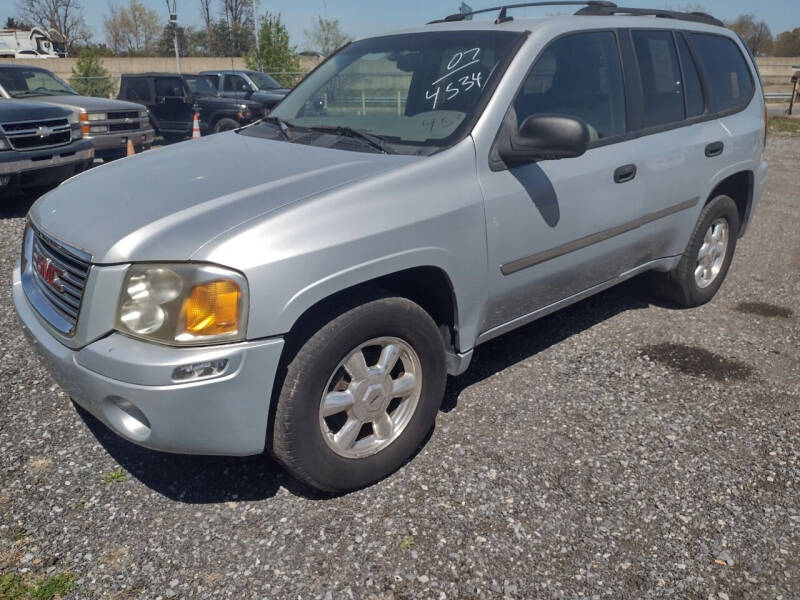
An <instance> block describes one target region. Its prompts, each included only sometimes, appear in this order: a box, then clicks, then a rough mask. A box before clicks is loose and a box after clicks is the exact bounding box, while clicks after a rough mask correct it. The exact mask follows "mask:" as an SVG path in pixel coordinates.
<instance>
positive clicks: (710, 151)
mask: <svg viewBox="0 0 800 600" xmlns="http://www.w3.org/2000/svg"><path fill="white" fill-rule="evenodd" d="M723 150H725V144H723V143H722V142H714V143H713V144H709V145H708V146H706V156H707V157H708V158H714V157H715V156H719V155H720V154H722V151H723Z"/></svg>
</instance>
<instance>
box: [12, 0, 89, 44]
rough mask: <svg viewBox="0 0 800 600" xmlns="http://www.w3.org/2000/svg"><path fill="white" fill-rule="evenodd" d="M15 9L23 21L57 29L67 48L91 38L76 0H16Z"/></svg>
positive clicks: (80, 6)
mask: <svg viewBox="0 0 800 600" xmlns="http://www.w3.org/2000/svg"><path fill="white" fill-rule="evenodd" d="M17 10H18V11H19V15H20V17H21V18H22V20H24V21H27V22H29V23H32V24H34V25H39V26H42V27H46V28H48V29H56V30H58V32H59V33H61V34H62V35H63V36H64V38H65V40H66V43H67V48H68V49H70V48H72V47H73V46H74V45H76V44H86V43H88V42H89V41H90V40H91V39H92V34H91V32H90V31H89V28H88V27H87V26H86V21H85V19H84V17H83V6H82V5H81V4H80V2H79V1H78V0H18V2H17Z"/></svg>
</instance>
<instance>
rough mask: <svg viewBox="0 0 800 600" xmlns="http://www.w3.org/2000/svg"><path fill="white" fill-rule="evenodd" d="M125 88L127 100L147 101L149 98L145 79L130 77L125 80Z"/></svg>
mask: <svg viewBox="0 0 800 600" xmlns="http://www.w3.org/2000/svg"><path fill="white" fill-rule="evenodd" d="M125 87H126V88H127V96H126V98H127V99H128V100H139V101H141V102H148V101H149V100H150V86H149V85H148V82H147V79H143V78H131V79H127V80H126V81H125Z"/></svg>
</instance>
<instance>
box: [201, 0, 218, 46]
mask: <svg viewBox="0 0 800 600" xmlns="http://www.w3.org/2000/svg"><path fill="white" fill-rule="evenodd" d="M200 16H201V17H202V18H203V27H204V32H203V34H204V36H205V40H204V42H203V46H204V56H216V55H217V46H218V42H217V38H216V35H215V33H216V32H215V28H214V11H213V0H200Z"/></svg>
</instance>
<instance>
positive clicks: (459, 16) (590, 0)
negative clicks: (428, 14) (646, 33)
mask: <svg viewBox="0 0 800 600" xmlns="http://www.w3.org/2000/svg"><path fill="white" fill-rule="evenodd" d="M528 6H584V7H586V8H597V9H604V8H607V9H611V8H616V7H617V5H616V4H614V3H613V2H604V1H602V0H586V1H585V2H522V3H520V4H506V5H505V6H493V7H492V8H482V9H480V10H473V11H472V12H467V13H455V14H453V15H447V16H446V17H445V18H444V19H437V20H435V21H431V22H430V23H428V25H432V24H433V23H449V22H451V21H463V20H464V19H466V18H467V17H471V16H472V15H480V14H483V13H487V12H494V11H496V10H498V11H500V14H499V15H498V17H497V20H496V21H495V23H505V22H506V21H511V20H512V17H509V16H507V14H506V11H507V10H508V9H509V8H524V7H528Z"/></svg>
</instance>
